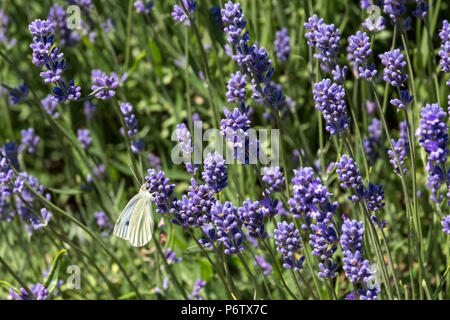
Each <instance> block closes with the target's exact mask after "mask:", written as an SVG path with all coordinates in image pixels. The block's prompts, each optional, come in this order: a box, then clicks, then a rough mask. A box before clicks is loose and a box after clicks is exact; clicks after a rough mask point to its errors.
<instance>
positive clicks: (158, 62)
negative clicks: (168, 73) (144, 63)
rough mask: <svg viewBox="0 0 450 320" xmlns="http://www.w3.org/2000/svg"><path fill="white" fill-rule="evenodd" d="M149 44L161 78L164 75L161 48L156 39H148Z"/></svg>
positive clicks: (157, 72)
mask: <svg viewBox="0 0 450 320" xmlns="http://www.w3.org/2000/svg"><path fill="white" fill-rule="evenodd" d="M148 45H149V46H150V51H151V52H152V57H153V61H154V62H155V67H156V74H157V75H158V77H159V78H161V76H162V57H161V51H160V50H159V47H158V45H157V44H156V42H155V41H153V40H152V39H150V40H149V41H148Z"/></svg>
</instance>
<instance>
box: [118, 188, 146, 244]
mask: <svg viewBox="0 0 450 320" xmlns="http://www.w3.org/2000/svg"><path fill="white" fill-rule="evenodd" d="M144 195H145V194H144V193H142V192H139V193H138V194H137V195H135V196H134V197H133V198H132V199H131V200H130V201H129V202H128V203H127V205H126V206H125V208H124V209H123V211H122V213H121V214H120V216H119V218H118V219H117V222H116V225H115V226H114V232H113V233H114V235H115V236H116V237H119V238H122V239H125V240H128V233H129V226H130V220H131V217H132V216H133V211H134V210H135V208H136V206H137V204H138V203H139V201H140V200H141V199H142V198H143V197H144Z"/></svg>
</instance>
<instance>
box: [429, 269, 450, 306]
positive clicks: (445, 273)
mask: <svg viewBox="0 0 450 320" xmlns="http://www.w3.org/2000/svg"><path fill="white" fill-rule="evenodd" d="M449 270H450V267H447V270H445V272H444V274H443V275H442V278H441V281H440V282H439V286H438V287H437V289H436V291H435V292H434V293H433V296H432V298H431V299H433V300H436V298H437V296H438V295H439V292H441V290H442V287H443V286H444V283H445V280H446V277H447V273H448V272H449Z"/></svg>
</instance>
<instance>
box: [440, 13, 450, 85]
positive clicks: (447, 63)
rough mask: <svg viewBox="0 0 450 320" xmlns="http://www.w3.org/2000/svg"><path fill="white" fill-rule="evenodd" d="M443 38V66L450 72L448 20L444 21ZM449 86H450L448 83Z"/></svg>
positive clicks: (441, 54) (441, 53)
mask: <svg viewBox="0 0 450 320" xmlns="http://www.w3.org/2000/svg"><path fill="white" fill-rule="evenodd" d="M439 37H440V38H441V40H442V44H441V50H440V51H439V57H441V66H442V70H444V72H447V73H450V24H449V23H448V21H447V20H444V21H443V22H442V30H441V32H439ZM447 86H449V85H448V84H447Z"/></svg>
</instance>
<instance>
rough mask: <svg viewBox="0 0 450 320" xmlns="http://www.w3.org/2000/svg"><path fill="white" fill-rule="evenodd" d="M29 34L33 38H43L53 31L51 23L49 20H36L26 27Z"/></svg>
mask: <svg viewBox="0 0 450 320" xmlns="http://www.w3.org/2000/svg"><path fill="white" fill-rule="evenodd" d="M28 29H30V32H31V34H32V35H33V36H35V37H45V36H47V35H49V34H50V33H51V32H52V30H53V23H52V22H51V21H49V20H41V19H36V20H34V21H33V22H31V23H30V25H29V26H28Z"/></svg>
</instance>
